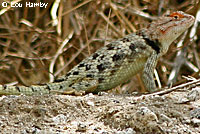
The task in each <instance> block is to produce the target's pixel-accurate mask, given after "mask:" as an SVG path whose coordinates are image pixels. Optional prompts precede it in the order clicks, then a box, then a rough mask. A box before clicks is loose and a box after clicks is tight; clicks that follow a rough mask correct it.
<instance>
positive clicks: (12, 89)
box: [0, 85, 50, 95]
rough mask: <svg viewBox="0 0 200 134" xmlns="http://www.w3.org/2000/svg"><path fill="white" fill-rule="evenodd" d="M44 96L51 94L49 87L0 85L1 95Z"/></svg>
mask: <svg viewBox="0 0 200 134" xmlns="http://www.w3.org/2000/svg"><path fill="white" fill-rule="evenodd" d="M20 94H24V95H42V94H50V90H49V89H48V86H46V85H44V86H29V87H26V86H7V85H0V95H20Z"/></svg>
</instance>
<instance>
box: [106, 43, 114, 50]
mask: <svg viewBox="0 0 200 134" xmlns="http://www.w3.org/2000/svg"><path fill="white" fill-rule="evenodd" d="M106 47H107V50H114V48H115V47H114V46H113V44H112V43H110V44H108V45H107V46H106Z"/></svg>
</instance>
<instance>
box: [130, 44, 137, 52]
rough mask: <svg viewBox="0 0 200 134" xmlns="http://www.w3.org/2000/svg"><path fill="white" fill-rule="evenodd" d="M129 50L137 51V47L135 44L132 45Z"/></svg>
mask: <svg viewBox="0 0 200 134" xmlns="http://www.w3.org/2000/svg"><path fill="white" fill-rule="evenodd" d="M129 48H130V49H131V51H135V49H136V46H135V44H133V43H131V45H130V46H129Z"/></svg>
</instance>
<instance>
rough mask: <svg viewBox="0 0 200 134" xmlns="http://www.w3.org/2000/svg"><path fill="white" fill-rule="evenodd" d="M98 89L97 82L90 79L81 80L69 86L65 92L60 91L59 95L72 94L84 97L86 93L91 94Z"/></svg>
mask: <svg viewBox="0 0 200 134" xmlns="http://www.w3.org/2000/svg"><path fill="white" fill-rule="evenodd" d="M97 87H98V81H97V80H95V79H92V78H83V79H79V80H78V81H76V82H75V83H74V84H71V85H70V86H69V87H68V88H67V89H66V90H63V91H60V92H59V93H60V94H65V95H69V94H74V95H77V96H80V95H84V94H86V93H93V92H94V91H95V89H96V88H97Z"/></svg>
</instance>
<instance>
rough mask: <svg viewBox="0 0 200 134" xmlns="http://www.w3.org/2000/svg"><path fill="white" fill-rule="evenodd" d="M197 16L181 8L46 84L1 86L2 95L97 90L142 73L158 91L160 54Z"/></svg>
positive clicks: (147, 85) (150, 89) (147, 82)
mask: <svg viewBox="0 0 200 134" xmlns="http://www.w3.org/2000/svg"><path fill="white" fill-rule="evenodd" d="M194 20H195V18H194V17H193V16H192V15H189V14H186V13H184V12H181V11H177V12H173V13H171V14H170V15H165V16H162V17H160V18H158V19H157V20H156V21H153V22H152V23H151V24H149V26H148V27H147V28H146V29H141V30H139V31H138V32H136V33H132V34H129V35H127V36H125V37H123V38H121V39H118V40H116V41H113V42H111V43H109V44H107V45H105V46H104V47H102V48H100V49H99V50H97V51H96V52H95V53H94V54H92V55H91V56H89V57H88V58H86V59H84V60H83V61H82V62H81V63H79V64H78V65H77V66H75V67H74V68H73V69H72V70H71V71H69V72H68V73H67V74H66V75H65V76H62V77H60V78H58V79H56V80H55V81H54V82H52V83H47V84H44V85H32V86H29V87H25V86H7V85H0V94H2V95H10V94H12V95H19V94H25V95H42V94H79V93H80V94H81V93H89V92H93V93H97V92H100V91H107V90H109V89H112V88H114V87H116V86H118V85H120V84H122V83H124V82H126V81H127V80H129V79H130V78H131V77H132V76H133V75H135V74H137V73H138V72H142V80H143V82H144V85H145V87H146V89H147V90H148V91H150V92H152V91H155V90H156V85H155V82H154V78H153V72H154V69H155V67H156V64H157V61H158V59H159V57H161V56H162V55H164V54H165V53H166V52H167V50H168V48H169V46H170V44H171V43H172V42H173V41H174V40H175V39H176V38H178V37H179V36H180V35H181V34H182V33H183V32H184V31H186V30H187V29H188V28H189V27H190V26H191V25H192V24H193V23H194Z"/></svg>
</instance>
